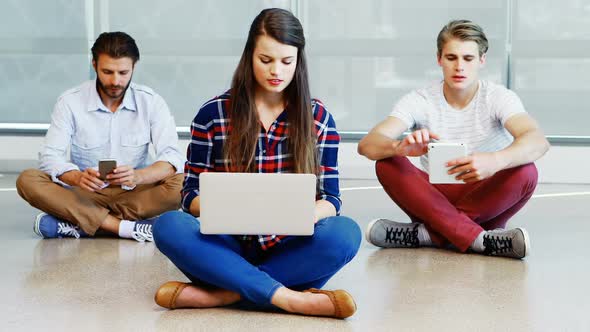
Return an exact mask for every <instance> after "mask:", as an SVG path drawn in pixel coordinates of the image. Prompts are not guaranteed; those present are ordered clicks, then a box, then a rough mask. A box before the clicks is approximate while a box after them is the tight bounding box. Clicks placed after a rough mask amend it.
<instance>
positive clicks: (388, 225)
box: [365, 219, 420, 248]
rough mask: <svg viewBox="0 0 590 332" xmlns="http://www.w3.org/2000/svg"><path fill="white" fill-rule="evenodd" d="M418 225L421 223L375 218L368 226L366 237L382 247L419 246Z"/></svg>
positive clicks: (370, 241)
mask: <svg viewBox="0 0 590 332" xmlns="http://www.w3.org/2000/svg"><path fill="white" fill-rule="evenodd" d="M418 226H420V224H419V223H402V222H395V221H393V220H388V219H375V220H373V221H371V222H370V223H369V225H368V226H367V231H366V232H365V237H366V239H367V241H368V242H369V243H372V244H374V245H376V246H377V247H381V248H418V247H419V246H420V242H419V241H418Z"/></svg>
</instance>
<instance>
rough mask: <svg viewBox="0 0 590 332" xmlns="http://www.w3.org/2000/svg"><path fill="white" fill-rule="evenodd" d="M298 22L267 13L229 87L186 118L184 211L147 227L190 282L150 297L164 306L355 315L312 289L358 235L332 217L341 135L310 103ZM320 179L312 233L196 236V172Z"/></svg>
mask: <svg viewBox="0 0 590 332" xmlns="http://www.w3.org/2000/svg"><path fill="white" fill-rule="evenodd" d="M304 46H305V37H304V35H303V28H302V27H301V24H300V22H299V20H298V19H297V18H296V17H295V16H293V14H291V13H290V12H289V11H286V10H283V9H277V8H272V9H265V10H263V11H262V12H261V13H260V14H259V15H258V16H257V17H256V18H255V19H254V22H253V23H252V25H251V27H250V32H249V35H248V40H247V42H246V46H245V48H244V52H243V53H242V57H241V60H240V62H239V65H238V67H237V68H236V71H235V73H234V77H233V81H232V86H231V89H230V90H229V91H228V92H226V93H224V94H222V95H221V96H218V97H215V98H213V99H212V100H210V101H208V102H206V103H205V104H204V105H203V106H202V107H201V109H200V110H199V112H198V113H197V115H196V116H195V119H194V120H193V123H192V126H191V135H192V139H191V143H190V144H189V147H188V154H187V155H188V158H187V159H188V161H187V163H186V166H185V173H186V178H185V182H184V187H183V209H184V211H185V212H178V211H174V212H168V213H166V214H164V215H162V216H161V217H160V218H159V220H158V221H157V222H156V224H155V225H154V230H153V232H154V239H155V242H156V245H157V246H158V248H159V249H160V250H161V251H162V253H164V255H166V256H167V257H168V258H169V259H170V260H171V261H172V262H173V263H174V264H175V265H176V266H177V267H178V268H179V269H180V270H181V271H182V272H183V273H184V274H185V275H186V276H187V277H188V278H189V279H190V280H191V282H192V283H190V284H189V283H182V282H178V281H171V282H167V283H165V284H163V285H162V286H161V287H160V288H159V289H158V291H157V292H156V297H155V300H156V302H157V303H158V304H159V305H160V306H163V307H166V308H170V309H174V308H209V307H217V306H225V305H229V304H233V303H237V302H241V301H243V302H245V303H253V304H255V305H257V306H262V307H265V306H269V307H278V308H281V309H283V310H285V311H288V312H293V313H300V314H306V315H317V316H331V317H337V318H345V317H348V316H350V315H352V314H353V313H354V312H355V310H356V304H355V303H354V300H353V299H352V297H351V296H350V294H348V293H347V292H346V291H343V290H337V291H325V290H319V288H321V287H322V286H323V285H324V284H325V283H326V282H327V281H328V280H329V279H330V278H331V277H332V276H333V275H334V274H335V273H336V272H337V271H338V270H340V268H342V267H343V266H344V265H345V264H347V263H348V262H349V261H350V260H351V259H352V258H353V257H354V256H355V255H356V253H357V251H358V248H359V245H360V239H361V232H360V229H359V227H358V225H357V224H356V223H355V222H354V221H353V220H352V219H350V218H347V217H342V216H338V214H339V211H340V205H341V201H340V192H339V188H338V166H337V164H338V163H337V154H338V143H339V141H340V136H339V135H338V132H337V131H336V127H335V123H334V119H333V118H332V116H331V115H330V113H328V111H327V110H326V108H325V107H324V105H323V104H322V103H321V102H320V101H319V100H316V99H312V98H311V97H310V92H309V84H308V75H307V63H306V58H305V52H304ZM203 172H250V173H312V174H316V175H317V179H318V184H317V195H316V197H317V200H316V207H315V218H316V224H315V228H314V235H313V236H279V235H258V236H231V235H203V234H201V233H200V223H199V221H198V219H197V218H196V217H198V216H199V215H200V199H199V174H200V173H203Z"/></svg>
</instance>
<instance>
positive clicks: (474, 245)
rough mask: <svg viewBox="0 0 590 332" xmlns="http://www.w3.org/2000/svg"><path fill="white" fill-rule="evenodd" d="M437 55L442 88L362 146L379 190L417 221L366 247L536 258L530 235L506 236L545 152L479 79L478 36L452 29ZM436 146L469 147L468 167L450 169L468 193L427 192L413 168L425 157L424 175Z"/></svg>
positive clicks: (525, 120)
mask: <svg viewBox="0 0 590 332" xmlns="http://www.w3.org/2000/svg"><path fill="white" fill-rule="evenodd" d="M437 48H438V51H437V59H438V64H439V65H440V67H441V68H442V71H443V76H444V80H443V81H442V82H435V83H433V84H431V85H429V86H427V87H425V88H423V89H418V90H415V91H412V92H410V93H409V94H407V95H405V96H404V97H403V98H402V99H401V100H400V101H399V102H398V103H397V104H396V105H395V107H394V109H393V111H392V112H391V114H390V116H389V117H388V118H387V119H386V120H384V121H382V122H381V123H379V124H378V125H377V126H375V128H373V129H372V130H371V131H370V132H369V134H368V135H367V136H366V137H364V138H363V139H362V140H361V142H360V143H359V146H358V152H359V153H360V154H362V155H364V156H366V157H367V158H369V159H371V160H377V163H376V171H377V177H378V178H379V181H380V182H381V184H382V185H383V188H384V189H385V191H386V192H387V194H389V196H390V197H391V198H392V199H393V200H394V201H395V203H397V205H399V206H400V208H401V209H402V210H404V212H406V213H407V214H408V215H409V217H410V218H411V220H412V223H400V222H395V221H392V220H387V219H377V220H374V221H372V222H371V223H369V226H368V228H367V232H366V237H367V240H368V241H369V242H370V243H372V244H374V245H376V246H379V247H384V248H402V247H420V246H437V247H446V246H448V245H449V244H451V245H453V246H455V247H456V248H458V249H459V250H460V251H463V252H464V251H467V250H468V249H471V250H472V251H475V252H479V253H483V254H487V255H493V256H505V257H512V258H523V257H525V256H526V255H527V254H528V253H529V250H530V244H529V243H530V242H529V239H528V234H527V232H526V231H525V230H524V229H523V228H516V229H509V230H505V226H506V223H507V222H508V220H509V219H510V218H511V217H512V216H513V215H514V214H515V213H516V212H518V211H519V210H520V209H521V208H522V207H523V206H524V204H525V203H526V202H527V201H528V199H529V198H530V197H531V196H532V194H533V191H534V189H535V187H536V184H537V169H536V167H535V165H534V164H533V162H534V161H535V160H537V159H538V158H540V157H541V156H542V155H543V154H545V152H546V151H547V150H548V149H549V143H548V142H547V140H546V139H545V136H544V135H543V133H542V131H541V130H540V128H539V127H538V125H537V123H536V122H535V121H534V120H533V118H532V117H531V116H530V115H529V114H528V113H527V112H526V111H525V109H524V107H523V105H522V103H521V101H520V99H519V98H518V96H517V95H516V94H515V93H514V92H512V91H510V90H508V89H506V88H505V87H503V86H501V85H498V84H495V83H492V82H489V81H485V80H480V79H479V70H480V69H481V68H482V67H483V65H484V64H485V61H486V52H487V49H488V41H487V38H486V36H485V34H484V32H483V30H482V29H481V27H480V26H478V25H477V24H475V23H473V22H470V21H467V20H457V21H451V22H449V23H448V24H447V25H445V26H444V27H443V29H442V30H441V31H440V33H439V35H438V39H437ZM408 129H409V130H412V132H411V133H410V134H409V135H407V136H406V137H405V138H403V139H400V140H398V137H399V136H400V135H401V134H402V133H403V132H404V131H406V130H408ZM433 139H435V140H444V141H448V142H457V143H464V144H466V145H467V147H468V150H469V151H468V156H467V157H462V158H457V159H454V160H450V161H449V162H448V163H447V166H448V167H454V168H453V169H452V170H451V171H450V174H453V175H454V176H455V177H456V179H458V180H461V181H463V182H464V184H431V183H430V182H429V180H428V174H427V173H426V172H424V171H422V170H420V169H419V168H417V167H415V166H414V165H413V164H412V163H411V162H410V161H409V160H408V158H407V157H418V156H419V157H420V159H421V163H422V166H423V167H424V169H427V168H426V165H427V164H428V156H427V144H428V143H429V142H431V141H432V140H433Z"/></svg>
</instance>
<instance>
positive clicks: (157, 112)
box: [150, 95, 184, 173]
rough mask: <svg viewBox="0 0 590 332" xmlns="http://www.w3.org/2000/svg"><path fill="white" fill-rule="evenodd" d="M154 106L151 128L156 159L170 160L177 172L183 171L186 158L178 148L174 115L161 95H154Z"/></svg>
mask: <svg viewBox="0 0 590 332" xmlns="http://www.w3.org/2000/svg"><path fill="white" fill-rule="evenodd" d="M153 107H154V109H153V112H154V113H153V114H154V116H152V118H151V120H150V130H151V136H152V143H153V145H154V150H155V153H156V161H164V162H168V163H170V165H172V166H174V168H175V169H176V173H182V172H183V167H184V158H183V156H182V153H181V152H180V150H179V149H178V133H177V132H176V123H175V122H174V117H172V114H171V113H170V109H169V108H168V105H167V104H166V102H165V101H164V99H163V98H162V97H160V96H159V95H156V96H155V97H154V106H153Z"/></svg>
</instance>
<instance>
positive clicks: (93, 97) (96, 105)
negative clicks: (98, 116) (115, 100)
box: [88, 78, 137, 112]
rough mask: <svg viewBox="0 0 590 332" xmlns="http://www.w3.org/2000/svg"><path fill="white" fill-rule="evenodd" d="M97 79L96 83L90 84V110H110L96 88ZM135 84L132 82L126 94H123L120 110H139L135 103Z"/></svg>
mask: <svg viewBox="0 0 590 332" xmlns="http://www.w3.org/2000/svg"><path fill="white" fill-rule="evenodd" d="M97 80H98V78H97V79H96V80H94V84H91V85H90V98H89V102H88V111H89V112H94V111H103V112H110V110H109V109H108V108H107V107H106V106H105V105H104V103H103V102H102V99H100V95H99V94H98V91H97V90H96V84H97ZM134 90H135V84H133V83H131V84H130V85H129V88H128V89H127V91H125V95H124V96H123V102H121V105H120V106H119V109H120V110H127V111H132V112H135V111H137V105H136V104H135V93H134Z"/></svg>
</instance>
